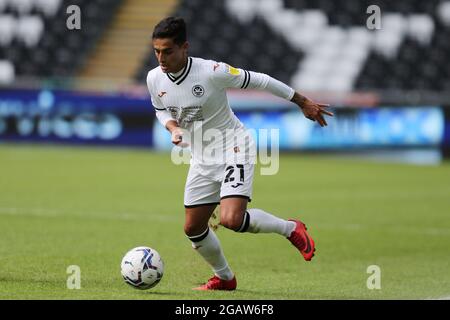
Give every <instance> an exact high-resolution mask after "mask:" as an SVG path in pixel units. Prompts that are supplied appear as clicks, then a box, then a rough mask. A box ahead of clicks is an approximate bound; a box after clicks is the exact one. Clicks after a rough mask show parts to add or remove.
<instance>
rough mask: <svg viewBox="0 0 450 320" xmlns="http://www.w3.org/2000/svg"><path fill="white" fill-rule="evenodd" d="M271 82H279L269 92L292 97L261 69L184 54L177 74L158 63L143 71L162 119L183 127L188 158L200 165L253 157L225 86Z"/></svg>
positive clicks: (251, 143)
mask: <svg viewBox="0 0 450 320" xmlns="http://www.w3.org/2000/svg"><path fill="white" fill-rule="evenodd" d="M270 81H272V84H273V83H274V81H275V82H276V84H277V87H276V88H275V89H274V90H268V91H270V92H272V93H274V94H276V95H278V96H282V97H284V98H286V99H290V98H292V96H293V94H294V90H293V89H291V88H289V87H287V86H286V85H284V84H282V83H280V82H279V81H277V80H275V79H273V78H270V77H269V76H267V75H265V74H261V73H256V72H251V71H246V70H243V69H237V68H234V67H231V66H230V65H228V64H225V63H221V62H216V61H212V60H204V59H201V58H194V57H188V62H187V64H186V66H185V68H184V69H183V70H181V71H180V72H178V73H177V74H170V73H164V72H162V70H161V68H160V67H159V66H158V67H156V68H154V69H153V70H151V71H150V72H149V73H148V75H147V86H148V90H149V92H150V96H151V100H152V104H153V106H154V108H155V111H156V115H157V117H158V119H159V120H160V122H161V124H162V125H165V124H166V123H167V121H169V120H176V121H177V122H178V125H179V126H180V127H181V128H182V129H185V130H187V132H188V133H189V134H188V135H187V136H186V137H185V136H183V141H186V140H185V139H186V138H187V140H188V143H189V144H190V148H191V154H192V162H194V163H201V164H209V163H211V161H213V162H212V163H228V162H230V159H233V160H231V162H235V163H236V162H241V163H247V162H248V161H253V160H254V158H253V157H254V156H255V154H256V148H255V143H254V141H253V138H252V137H251V135H249V134H248V133H247V132H246V130H245V127H244V125H243V124H242V123H241V122H240V121H239V119H238V118H237V117H236V116H235V115H234V113H233V111H232V110H231V108H230V105H229V103H228V99H227V95H226V89H227V88H241V89H247V88H255V89H267V87H268V84H269V82H270ZM272 87H273V86H272ZM249 156H250V157H249ZM252 159H253V160H252Z"/></svg>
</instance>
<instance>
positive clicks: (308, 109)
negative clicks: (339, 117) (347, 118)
mask: <svg viewBox="0 0 450 320" xmlns="http://www.w3.org/2000/svg"><path fill="white" fill-rule="evenodd" d="M292 102H294V103H296V104H297V105H298V106H299V107H300V109H302V112H303V114H304V116H305V117H306V118H308V119H309V120H311V121H317V122H318V123H319V124H320V126H321V127H324V126H326V125H327V122H326V121H325V118H324V117H323V115H324V114H325V115H327V116H330V117H332V116H333V113H331V112H329V111H327V110H325V108H327V107H329V106H330V105H328V104H322V103H315V102H314V101H312V100H310V99H308V98H307V97H304V96H302V95H301V94H299V93H297V92H296V93H295V94H294V97H293V98H292Z"/></svg>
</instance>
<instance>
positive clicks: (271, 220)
mask: <svg viewBox="0 0 450 320" xmlns="http://www.w3.org/2000/svg"><path fill="white" fill-rule="evenodd" d="M247 212H248V217H244V220H245V219H246V218H248V219H250V221H249V222H247V224H248V229H247V230H246V231H247V232H251V233H278V234H280V235H282V236H285V237H289V236H290V235H291V233H292V231H294V229H295V226H296V224H295V222H294V221H288V220H284V219H280V218H278V217H275V216H274V215H272V214H270V213H267V212H265V211H264V210H261V209H247Z"/></svg>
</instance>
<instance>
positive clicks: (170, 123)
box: [147, 73, 183, 145]
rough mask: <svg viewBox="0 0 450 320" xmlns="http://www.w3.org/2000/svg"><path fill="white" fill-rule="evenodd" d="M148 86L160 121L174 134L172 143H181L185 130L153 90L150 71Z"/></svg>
mask: <svg viewBox="0 0 450 320" xmlns="http://www.w3.org/2000/svg"><path fill="white" fill-rule="evenodd" d="M147 88H148V92H149V93H150V99H151V101H152V105H153V108H154V109H155V115H156V118H157V119H158V121H159V123H161V124H162V125H163V126H164V127H165V128H166V129H167V130H168V131H169V132H170V134H171V135H172V143H173V144H175V145H179V144H180V143H181V142H182V140H183V137H182V136H183V131H182V129H181V128H180V126H179V125H178V122H177V121H176V120H175V119H173V118H172V115H171V114H170V112H169V111H167V109H166V108H165V107H164V105H163V104H162V102H161V100H160V99H159V97H158V96H157V94H156V93H155V92H153V91H154V90H152V89H153V85H152V82H151V76H150V73H149V75H148V76H147Z"/></svg>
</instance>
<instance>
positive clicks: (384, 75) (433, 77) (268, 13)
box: [136, 0, 450, 92]
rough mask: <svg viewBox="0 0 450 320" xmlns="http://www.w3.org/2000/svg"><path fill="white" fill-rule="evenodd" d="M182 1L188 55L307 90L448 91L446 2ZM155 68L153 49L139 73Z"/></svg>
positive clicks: (140, 76)
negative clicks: (371, 21) (372, 19)
mask: <svg viewBox="0 0 450 320" xmlns="http://www.w3.org/2000/svg"><path fill="white" fill-rule="evenodd" d="M372 3H373V1H368V0H363V1H361V0H353V1H349V0H345V1H344V0H340V1H327V0H284V1H283V0H265V1H257V0H248V1H239V0H226V1H213V2H210V1H202V0H184V1H180V4H179V6H178V8H177V10H176V12H175V13H174V14H175V15H180V16H182V17H184V18H185V19H186V20H187V22H188V26H189V35H190V39H189V40H190V43H191V54H192V55H193V56H202V57H206V58H211V59H215V60H221V61H226V62H228V63H230V64H233V65H236V66H239V67H242V68H245V69H250V70H258V71H260V72H265V73H268V74H271V75H272V76H274V77H276V78H278V79H280V80H282V81H286V82H288V83H290V84H291V85H292V86H294V87H296V88H301V89H303V90H310V91H343V92H348V91H352V90H367V89H401V90H410V89H421V90H438V91H445V90H450V64H449V63H446V62H448V57H449V56H450V41H448V39H450V1H448V0H446V1H436V0H435V1H421V0H411V1H386V0H382V1H381V0H380V1H376V3H377V5H378V6H379V7H380V9H381V12H382V16H381V17H382V19H381V22H382V26H381V27H382V28H381V30H369V29H368V28H367V27H366V21H367V19H368V17H369V16H370V14H368V13H366V10H367V8H368V7H369V6H370V5H371V4H372ZM154 66H156V61H155V59H154V57H153V56H152V54H150V53H149V54H148V55H147V56H146V57H145V61H144V66H143V67H142V68H141V69H139V70H138V72H137V75H136V78H137V80H138V81H140V82H142V81H144V78H145V74H146V72H147V71H148V70H149V69H151V68H152V67H154Z"/></svg>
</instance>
